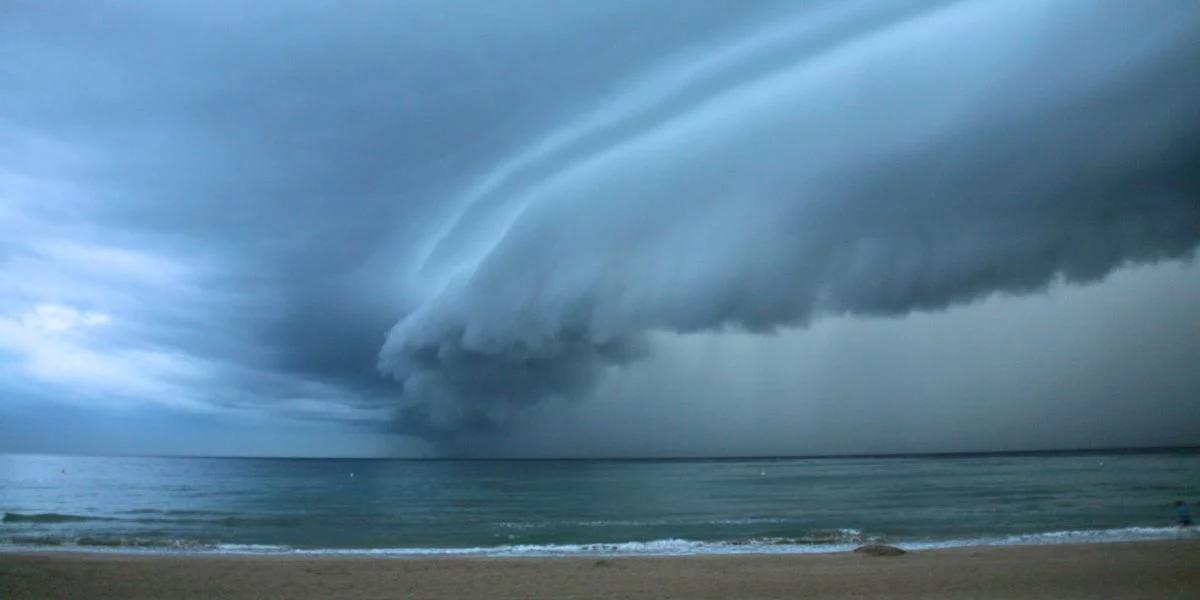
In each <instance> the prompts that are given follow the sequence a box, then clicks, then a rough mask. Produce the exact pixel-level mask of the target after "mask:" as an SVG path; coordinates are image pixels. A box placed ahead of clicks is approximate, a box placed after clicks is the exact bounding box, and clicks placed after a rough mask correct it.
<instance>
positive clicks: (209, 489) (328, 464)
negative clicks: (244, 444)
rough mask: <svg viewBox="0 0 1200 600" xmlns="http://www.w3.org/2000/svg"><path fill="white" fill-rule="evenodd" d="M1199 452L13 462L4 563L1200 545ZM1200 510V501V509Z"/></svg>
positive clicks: (0, 482)
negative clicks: (1180, 518) (60, 554)
mask: <svg viewBox="0 0 1200 600" xmlns="http://www.w3.org/2000/svg"><path fill="white" fill-rule="evenodd" d="M1177 499H1178V500H1185V501H1187V502H1189V503H1191V504H1193V505H1194V506H1195V507H1196V508H1197V509H1200V449H1196V448H1183V449H1159V450H1152V451H1150V450H1148V451H1088V452H1055V453H1021V454H986V455H944V456H902V457H845V458H753V459H704V460H357V459H354V460H341V459H337V460H326V459H275V458H271V459H263V458H168V457H83V456H35V455H0V514H2V515H3V517H2V518H0V552H6V551H9V552H11V551H28V550H39V551H44V550H50V551H56V550H65V551H92V552H145V553H196V554H205V553H222V554H300V555H305V554H316V555H342V554H347V555H383V556H397V557H405V556H428V555H480V556H556V555H597V556H599V555H604V556H608V555H679V554H739V553H808V552H834V551H843V550H850V549H852V548H854V547H856V546H858V545H860V544H864V543H868V542H883V543H889V544H894V545H897V546H900V547H902V548H907V549H926V548H944V547H954V546H967V545H1005V544H1062V543H1078V542H1115V541H1124V540H1153V539H1175V538H1200V533H1198V532H1197V531H1196V530H1195V529H1194V528H1180V527H1177V526H1176V525H1175V521H1176V513H1175V508H1174V506H1173V502H1174V501H1175V500H1177ZM1197 512H1198V513H1200V510H1197Z"/></svg>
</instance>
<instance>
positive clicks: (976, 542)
mask: <svg viewBox="0 0 1200 600" xmlns="http://www.w3.org/2000/svg"><path fill="white" fill-rule="evenodd" d="M838 531H839V532H841V533H840V535H842V536H844V537H843V538H842V539H844V540H846V541H839V542H831V543H805V541H804V540H808V539H814V538H813V537H812V536H806V537H802V538H795V539H794V540H788V539H785V538H761V539H751V540H745V541H715V542H709V541H695V540H684V539H662V540H653V541H646V542H622V543H613V544H601V543H597V544H518V545H504V546H490V547H488V546H479V547H470V548H420V547H411V548H408V547H396V548H292V547H288V546H278V545H269V544H216V545H207V546H206V545H195V544H180V543H179V542H177V541H176V542H173V543H172V542H170V541H167V542H164V544H163V545H161V546H149V545H137V544H129V545H122V544H109V545H88V544H81V543H78V542H62V543H60V542H55V543H54V544H50V543H30V542H32V540H28V541H24V543H20V542H17V543H13V542H5V541H0V552H27V551H39V552H46V551H70V552H79V551H85V552H100V553H113V552H116V553H123V554H128V553H135V554H229V555H264V554H265V555H300V556H381V557H398V558H403V557H425V556H485V557H520V556H530V557H534V556H688V555H703V554H822V553H830V552H847V551H850V550H853V549H854V548H855V547H857V546H858V545H859V544H860V543H862V542H863V541H869V539H867V538H863V537H862V534H861V532H859V531H857V530H853V529H847V530H838ZM1170 539H1188V540H1197V539H1200V528H1196V527H1188V528H1178V527H1124V528H1117V529H1092V530H1076V531H1049V532H1042V533H1028V534H1018V535H1009V536H994V537H977V538H954V539H942V540H907V541H905V540H894V541H891V542H890V543H892V544H893V545H895V546H898V547H900V548H903V549H905V550H912V551H920V550H935V549H943V548H960V547H969V546H1018V545H1049V544H1081V543H1111V542H1128V541H1144V540H1170Z"/></svg>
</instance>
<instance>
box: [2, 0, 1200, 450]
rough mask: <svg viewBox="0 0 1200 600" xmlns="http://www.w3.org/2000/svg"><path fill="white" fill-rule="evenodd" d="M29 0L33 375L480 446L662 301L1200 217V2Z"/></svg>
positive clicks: (19, 273)
mask: <svg viewBox="0 0 1200 600" xmlns="http://www.w3.org/2000/svg"><path fill="white" fill-rule="evenodd" d="M0 13H3V14H4V18H3V19H0V56H4V57H6V59H5V60H4V61H2V62H3V64H2V65H0V201H3V205H0V234H3V235H0V352H4V353H7V354H5V356H7V358H5V359H4V361H5V362H4V364H3V365H0V366H3V367H4V368H3V373H2V374H3V375H5V377H6V378H7V379H8V380H9V381H10V382H13V383H10V384H7V387H5V389H7V390H10V391H12V393H13V394H14V395H16V396H20V397H26V396H28V395H30V394H33V395H35V396H38V397H43V396H47V397H50V396H52V397H55V398H63V397H78V399H79V400H78V401H79V402H86V401H88V400H86V399H87V398H93V397H96V398H104V399H106V400H107V401H111V402H118V403H128V402H136V401H138V400H137V399H138V398H142V399H146V398H149V400H147V401H149V402H152V403H159V404H166V405H168V406H176V405H178V406H185V407H190V408H189V410H210V409H211V410H215V411H231V414H233V413H236V414H242V413H249V412H256V411H257V412H264V413H269V414H273V415H285V416H289V418H290V417H294V418H296V419H299V420H304V421H306V422H307V421H309V420H321V419H325V420H328V421H330V422H337V423H350V424H352V425H351V426H352V427H356V428H360V429H362V430H369V431H372V432H376V431H389V432H392V433H395V434H404V435H412V436H418V437H423V438H427V439H431V440H435V441H437V442H438V443H440V444H442V445H443V447H445V448H451V449H469V448H479V447H482V446H480V445H479V444H480V443H482V442H475V441H472V440H484V439H487V438H489V437H490V436H492V434H494V433H495V431H496V428H497V425H500V424H507V423H511V421H512V420H513V417H514V416H515V415H517V414H519V413H521V412H522V411H524V410H526V409H527V408H528V407H529V406H530V405H532V404H536V403H538V402H539V401H541V400H545V399H549V398H568V399H573V398H583V397H587V396H589V395H590V394H591V392H592V391H593V390H594V389H596V386H597V385H599V384H600V383H602V382H603V381H604V380H605V378H606V376H607V375H608V374H609V373H610V372H612V371H613V369H614V368H620V367H623V366H631V365H635V364H638V363H639V362H640V361H643V360H644V359H646V358H647V357H648V356H650V355H651V354H652V353H653V352H654V350H655V348H654V347H655V342H654V340H656V339H657V336H659V335H660V334H662V333H664V332H717V333H718V334H719V333H720V332H723V331H729V330H748V331H753V332H766V331H774V330H778V329H780V328H787V327H794V326H803V325H805V324H808V323H810V322H811V321H813V320H814V319H818V318H821V317H823V316H828V315H857V316H862V315H890V316H898V315H904V314H907V313H910V312H911V311H928V310H939V309H942V308H945V307H947V306H951V305H957V304H963V303H969V302H973V301H977V300H979V299H982V298H986V297H989V296H992V295H995V294H997V293H1008V294H1022V293H1027V292H1030V291H1033V290H1040V289H1044V288H1045V287H1046V286H1047V285H1048V284H1050V283H1052V282H1055V281H1069V282H1092V281H1097V280H1099V279H1101V278H1103V277H1104V276H1105V275H1106V274H1108V273H1109V272H1111V271H1112V270H1114V269H1117V268H1120V267H1122V266H1127V265H1132V264H1140V263H1146V262H1152V261H1157V260H1163V259H1173V258H1180V257H1185V256H1188V255H1189V254H1190V253H1191V252H1192V251H1193V250H1194V248H1195V246H1196V244H1197V239H1198V237H1200V206H1198V203H1197V202H1196V200H1195V198H1196V196H1197V190H1198V189H1200V185H1198V183H1200V182H1197V181H1196V176H1195V175H1194V173H1196V172H1200V169H1198V167H1200V165H1197V164H1196V163H1197V159H1196V157H1197V156H1200V148H1197V145H1198V142H1197V140H1198V139H1200V136H1198V135H1197V134H1198V133H1200V131H1198V129H1200V117H1197V115H1196V113H1195V110H1194V108H1193V107H1194V105H1195V104H1196V101H1197V100H1198V99H1200V75H1197V72H1196V70H1195V69H1194V68H1192V65H1194V64H1195V63H1196V61H1197V59H1198V58H1200V41H1198V40H1197V36H1195V35H1194V34H1193V33H1192V32H1191V28H1189V27H1188V26H1187V25H1188V24H1189V23H1190V22H1194V20H1195V18H1196V17H1197V16H1198V15H1196V14H1195V13H1196V9H1195V8H1193V7H1191V6H1188V5H1183V4H1166V3H1164V4H1158V5H1151V6H1139V7H1136V9H1135V8H1134V7H1126V6H1122V5H1116V4H1109V5H1104V6H1101V7H1082V6H1070V5H1060V4H1054V3H1038V2H1033V3H1028V4H1023V5H1015V4H1010V3H1005V2H999V1H980V0H977V1H962V2H949V1H946V2H893V3H888V4H887V5H879V4H878V3H869V2H813V3H804V4H803V5H800V4H797V3H790V2H757V3H754V4H753V5H752V6H747V5H746V4H745V3H742V2H732V1H731V2H706V3H697V4H689V5H679V4H676V3H663V4H661V5H653V4H650V5H647V4H646V3H640V2H638V3H635V2H624V1H621V2H605V3H599V4H592V3H583V4H571V3H562V2H554V1H518V2H507V3H501V4H497V3H493V2H459V3H454V4H452V5H447V4H445V3H437V2H428V3H426V2H416V3H404V4H402V5H401V4H386V3H377V4H368V5H362V6H358V7H355V8H354V9H353V10H350V9H347V8H346V7H344V6H339V5H332V4H326V3H321V2H300V3H286V4H281V5H277V4H272V3H265V4H256V5H254V6H249V7H243V6H235V5H233V4H207V5H195V6H189V5H156V4H142V5H139V4H133V3H129V4H122V5H119V6H101V5H89V6H80V5H77V4H70V3H56V2H39V3H16V4H13V5H11V6H9V7H6V8H5V9H0ZM39 311H41V312H39ZM71 311H74V312H71ZM63 315H73V316H69V317H64V316H63ZM87 315H93V316H94V318H90V317H88V316H87ZM101 315H102V316H103V319H100V316H101ZM89 318H90V319H91V320H89ZM64 319H66V321H64ZM102 320H103V322H101V321H102ZM55 356H58V357H64V358H63V360H60V361H58V363H59V364H57V365H55V364H54V363H55V361H54V360H50V358H52V357H55ZM66 358H70V360H66ZM381 371H382V373H381ZM39 385H49V386H51V389H52V390H53V392H46V391H45V390H43V391H40V392H37V393H34V392H31V391H30V390H31V389H33V388H37V386H39ZM684 387H686V386H684ZM231 418H232V417H231Z"/></svg>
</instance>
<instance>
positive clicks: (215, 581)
mask: <svg viewBox="0 0 1200 600" xmlns="http://www.w3.org/2000/svg"><path fill="white" fill-rule="evenodd" d="M1198 595H1200V541H1165V542H1129V543H1112V544H1091V545H1087V544H1080V545H1061V546H1024V547H982V548H958V549H951V550H932V551H924V552H910V553H908V554H906V555H904V556H899V557H869V556H862V555H857V554H851V553H839V554H818V555H782V556H781V555H774V556H772V555H742V556H736V555H733V556H689V557H616V558H595V557H588V558H583V557H579V558H428V559H426V558H421V559H418V558H332V557H331V558H304V557H287V556H259V557H247V556H168V555H158V556H145V555H132V554H124V555H121V554H84V553H57V552H55V553H35V554H0V597H3V598H8V599H17V598H210V597H216V598H268V597H269V598H334V597H339V598H491V599H500V598H681V599H698V598H762V599H767V598H861V597H890V598H931V597H939V598H1101V597H1103V598H1195V597H1197V596H1198Z"/></svg>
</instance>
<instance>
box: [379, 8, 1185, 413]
mask: <svg viewBox="0 0 1200 600" xmlns="http://www.w3.org/2000/svg"><path fill="white" fill-rule="evenodd" d="M1032 8H1033V7H1032V6H1031V5H1030V4H1025V3H969V2H968V3H962V4H956V5H951V6H948V7H944V8H938V9H936V10H931V11H929V12H927V13H921V14H917V15H906V16H904V17H903V18H900V19H897V20H895V21H892V22H887V23H885V24H883V25H879V26H877V27H875V28H873V29H871V30H869V31H867V32H865V33H860V34H858V35H850V36H847V37H846V38H839V39H836V40H832V41H830V42H829V43H827V44H821V45H818V46H817V47H815V48H806V47H802V48H800V49H799V50H794V51H793V54H792V55H791V56H790V57H789V58H788V59H787V60H783V59H782V58H781V57H780V56H779V55H778V53H779V52H780V50H781V49H780V48H778V47H777V46H778V45H780V44H779V42H776V43H774V44H763V47H761V48H755V47H752V46H753V44H752V43H750V42H747V41H745V40H742V39H738V40H734V41H732V42H730V44H731V45H733V46H734V48H729V47H725V46H719V47H717V48H715V49H711V50H709V52H710V53H711V54H712V55H715V56H716V57H717V58H715V59H712V60H711V61H710V62H711V63H713V64H711V65H709V64H708V63H705V60H706V57H707V55H700V56H697V57H695V58H694V59H692V60H694V61H696V62H695V63H693V64H698V65H700V67H695V66H693V67H691V72H690V73H689V75H691V77H689V78H676V77H672V76H671V75H670V74H664V75H662V76H661V78H662V79H666V80H668V81H670V83H672V84H675V85H677V86H680V87H685V88H686V86H689V85H692V86H696V87H705V86H704V84H706V83H708V82H707V81H705V80H704V77H705V76H708V77H712V78H716V77H721V76H724V77H725V78H727V79H728V78H729V76H728V74H727V73H725V72H724V71H726V70H738V67H739V66H740V63H741V62H746V63H750V65H751V67H750V68H747V69H742V71H748V72H749V73H750V74H751V75H750V76H749V77H747V78H746V80H736V79H734V80H732V81H726V82H724V85H723V86H720V88H719V89H706V90H705V92H706V93H704V94H697V95H690V96H689V95H688V94H687V90H686V89H684V90H658V89H648V90H647V89H642V88H639V87H634V88H633V89H631V90H630V91H628V92H627V93H628V94H629V95H630V96H633V97H636V98H639V99H641V98H645V99H648V101H647V102H645V103H634V102H622V101H621V100H622V99H621V97H618V98H617V100H616V101H614V105H615V106H616V107H617V108H616V109H615V110H616V111H619V113H620V114H617V115H610V114H608V113H607V112H604V113H601V114H598V115H588V116H584V117H582V118H581V119H580V121H581V124H578V125H577V124H575V123H568V124H567V125H566V126H564V129H563V130H561V131H555V132H552V133H551V134H550V137H549V139H548V140H547V141H543V142H542V143H541V144H539V145H537V146H535V147H536V148H538V149H539V150H540V149H541V148H544V147H551V148H553V149H552V150H551V151H542V152H538V154H537V155H536V156H535V157H533V158H532V159H531V160H530V161H529V164H521V165H520V168H516V169H514V168H511V167H508V166H507V165H505V166H503V167H501V169H500V170H498V171H495V172H493V173H492V174H491V175H489V176H488V177H487V178H485V179H484V183H483V184H482V185H481V188H482V189H480V190H478V191H474V192H473V193H472V194H471V195H470V196H468V198H467V199H466V201H465V202H466V203H467V207H466V208H465V209H464V211H463V215H462V216H460V217H459V221H458V222H456V223H455V226H454V227H453V228H451V230H450V232H449V233H448V234H447V235H446V236H445V238H443V241H441V242H440V243H439V245H438V246H437V247H436V249H435V251H434V252H433V253H432V254H431V256H430V258H429V259H427V261H428V262H430V263H432V264H434V265H435V266H436V268H432V269H431V268H430V267H429V266H428V265H423V266H424V268H426V269H429V270H431V271H432V272H434V273H436V274H437V275H438V277H436V278H434V281H436V282H437V283H438V284H439V285H438V289H437V291H436V292H435V293H434V294H432V295H431V297H430V298H429V300H427V301H426V302H424V303H422V304H421V305H419V306H418V307H417V308H416V309H415V310H414V311H413V312H412V313H410V314H409V315H407V316H405V317H404V318H403V319H402V320H401V321H400V322H398V323H397V324H396V326H395V327H394V328H393V329H392V331H391V334H390V335H389V338H388V342H387V344H386V345H385V346H384V348H383V352H382V355H381V361H380V365H381V368H382V369H383V370H384V371H386V372H388V373H391V374H393V375H394V376H395V377H396V378H397V379H399V380H400V381H402V382H403V383H404V397H405V398H406V400H407V401H409V402H416V403H418V405H419V406H420V407H421V409H422V415H427V416H428V418H420V419H418V420H417V421H416V422H417V423H420V426H421V427H435V428H444V429H449V430H453V429H454V428H456V427H458V426H459V425H460V424H461V423H462V422H463V421H472V420H480V419H482V420H483V421H485V422H487V421H496V420H503V419H504V418H506V416H507V415H508V414H510V413H511V411H512V410H513V408H514V405H520V404H523V403H528V402H534V401H537V400H540V399H543V398H546V397H551V396H563V397H575V396H578V395H579V394H581V393H584V392H585V391H586V389H587V386H588V385H589V384H590V383H591V382H592V381H594V380H595V379H596V378H597V377H598V376H599V373H601V372H602V371H603V370H604V368H605V367H606V366H607V365H610V364H620V363H621V362H623V361H627V360H629V359H631V358H634V357H636V356H637V353H638V352H639V351H640V350H641V349H642V348H643V346H645V340H644V337H645V334H646V333H647V332H696V331H705V330H718V329H729V328H736V329H745V330H750V331H771V330H774V329H776V328H779V327H785V326H797V325H800V326H802V325H805V324H807V323H809V322H810V321H811V320H812V319H814V318H817V317H820V316H822V315H841V314H851V315H883V316H888V315H902V314H904V313H907V312H910V311H914V310H936V309H940V308H944V307H946V306H949V305H952V304H959V303H964V302H969V301H972V300H977V299H979V298H981V297H986V296H988V295H991V294H996V293H1012V294H1015V293H1027V292H1030V291H1034V290H1038V289H1041V288H1044V287H1045V286H1046V285H1047V284H1049V283H1051V282H1053V281H1056V280H1059V279H1062V280H1066V281H1069V282H1087V281H1094V280H1096V279H1099V278H1101V277H1103V276H1104V275H1105V274H1107V273H1108V272H1110V271H1111V270H1112V269H1114V268H1116V267H1119V266H1122V265H1125V264H1129V263H1137V262H1145V261H1155V260H1161V259H1166V258H1178V257H1181V256H1185V255H1187V254H1189V253H1190V252H1191V250H1192V249H1193V248H1194V246H1195V245H1196V243H1197V240H1198V239H1200V228H1198V227H1197V224H1198V223H1200V202H1197V192H1198V190H1200V187H1198V186H1197V183H1198V181H1197V173H1200V147H1197V143H1196V140H1197V139H1198V138H1197V134H1198V133H1200V119H1198V118H1197V115H1196V113H1195V111H1194V109H1193V108H1192V106H1193V101H1194V100H1195V99H1196V98H1197V95H1198V92H1200V77H1198V76H1197V75H1196V72H1195V70H1194V69H1191V68H1190V67H1189V65H1191V64H1194V62H1195V60H1196V59H1197V58H1198V57H1200V54H1198V53H1197V50H1198V48H1200V46H1198V45H1197V40H1196V36H1195V35H1194V33H1193V32H1192V31H1190V27H1189V26H1187V25H1185V24H1184V20H1180V19H1176V18H1172V15H1170V14H1169V13H1170V12H1172V10H1167V11H1164V13H1162V14H1160V15H1153V17H1162V20H1158V19H1157V18H1148V17H1147V16H1146V15H1144V14H1142V13H1141V11H1140V9H1139V10H1137V11H1134V10H1133V9H1130V11H1129V13H1128V14H1123V15H1122V14H1119V13H1121V12H1123V11H1122V10H1121V9H1120V8H1119V7H1111V8H1110V10H1109V11H1102V12H1101V14H1099V15H1097V14H1096V13H1095V12H1093V8H1094V7H1090V6H1087V7H1085V6H1083V5H1074V6H1043V7H1040V8H1041V10H1032ZM1176 16H1177V15H1176ZM778 27H779V26H771V27H768V30H767V31H766V32H763V33H752V34H751V37H750V40H753V39H754V37H753V36H755V35H763V36H767V37H768V38H772V41H775V40H774V39H773V38H774V37H776V35H777V34H776V33H775V31H776V29H777V28H778ZM747 45H750V46H751V47H749V48H747V47H746V46H747ZM756 51H757V52H763V53H768V52H769V53H771V57H770V59H771V60H770V61H767V60H765V59H763V58H762V57H760V56H759V55H758V54H757V53H756ZM1098 56H1103V57H1104V58H1105V59H1104V60H1102V61H1101V60H1098V59H1097V57H1098ZM735 58H736V60H735ZM764 62H771V63H775V64H772V66H771V67H770V68H768V69H766V70H765V72H758V71H760V70H762V69H761V67H758V65H759V64H761V63H764ZM721 63H730V64H721ZM708 66H711V67H712V68H711V69H706V68H704V67H708ZM756 67H758V68H756ZM683 68H687V67H683ZM710 71H711V72H710ZM697 79H700V80H701V81H700V82H699V83H697V82H696V80H697ZM658 84H659V81H657V80H651V81H650V82H648V83H645V84H644V85H645V86H647V87H653V86H655V85H658ZM655 101H658V102H661V103H671V104H673V106H672V108H671V110H670V111H663V110H660V107H659V106H658V105H657V104H655ZM603 110H604V111H612V110H614V109H611V108H607V107H606V108H605V109H603ZM631 121H632V122H636V126H632V125H630V124H629V122H631ZM598 138H600V139H603V143H601V142H597V141H596V139H598ZM579 145H585V146H593V147H592V148H588V151H578V150H576V149H575V146H579ZM532 174H536V175H532ZM522 178H524V181H521V182H520V183H515V182H514V180H520V179H522ZM477 212H482V213H485V216H482V217H479V216H477V215H476V213H477ZM472 221H485V222H486V223H478V222H472ZM461 223H466V224H465V225H463V224H461ZM458 228H466V229H467V230H468V231H469V232H470V233H469V234H459V235H457V236H456V231H455V230H456V229H458ZM456 237H457V239H455V238H456ZM446 239H449V240H450V241H445V240H446ZM448 245H449V246H450V250H446V249H445V247H446V246H448ZM443 255H448V256H452V257H453V259H450V258H445V257H444V256H443Z"/></svg>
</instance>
